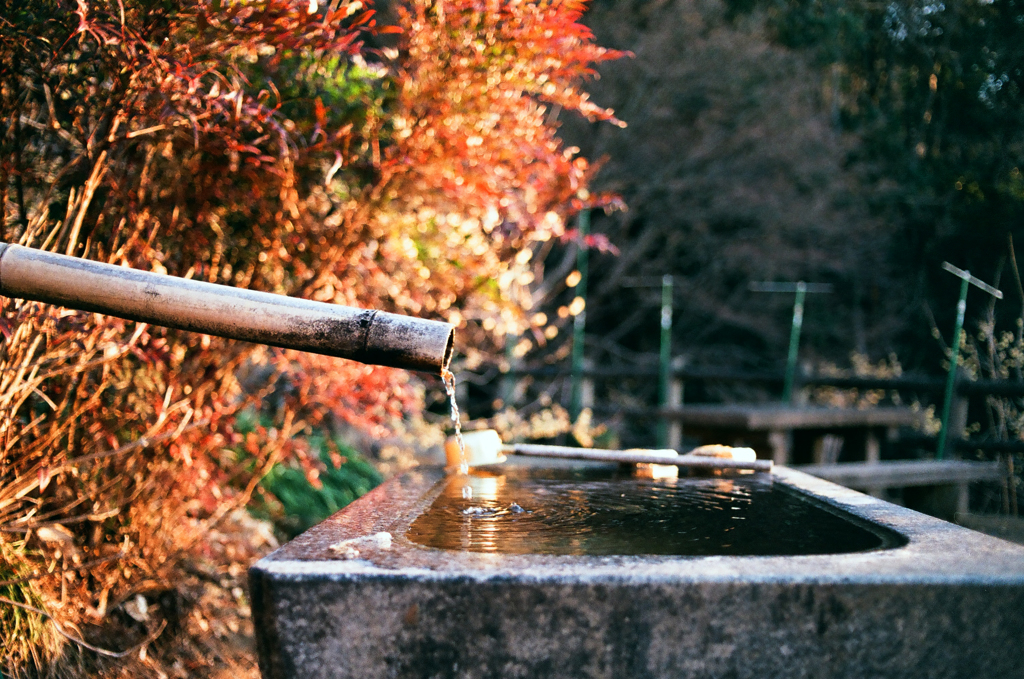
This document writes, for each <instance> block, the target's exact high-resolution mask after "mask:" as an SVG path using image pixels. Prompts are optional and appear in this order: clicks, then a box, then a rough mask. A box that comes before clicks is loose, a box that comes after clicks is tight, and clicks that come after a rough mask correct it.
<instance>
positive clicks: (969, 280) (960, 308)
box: [935, 262, 1003, 460]
mask: <svg viewBox="0 0 1024 679" xmlns="http://www.w3.org/2000/svg"><path fill="white" fill-rule="evenodd" d="M942 268H943V269H944V270H946V271H948V272H949V273H951V274H953V275H954V276H956V277H958V278H959V279H960V281H961V283H960V301H959V302H957V305H956V325H955V326H954V327H953V345H952V347H951V351H950V356H949V375H948V376H947V377H946V395H945V398H944V400H943V403H942V429H941V430H940V431H939V447H938V450H936V451H935V457H937V458H938V459H940V460H941V459H942V458H943V457H945V455H946V444H947V442H948V441H949V413H950V409H951V407H952V405H953V391H954V389H955V388H956V367H957V362H958V361H959V359H960V337H961V335H962V334H963V330H964V315H965V314H966V313H967V290H968V288H969V286H971V285H972V284H973V285H975V286H977V287H979V288H981V289H982V290H984V291H985V292H987V293H988V294H990V295H992V296H993V297H995V298H996V299H1002V298H1003V293H1002V292H1001V291H999V290H996V289H995V288H993V287H992V286H991V285H988V284H987V283H985V282H983V281H981V280H979V279H977V278H975V277H974V276H972V275H971V272H970V271H965V270H963V269H958V268H956V267H955V266H953V265H952V264H950V263H949V262H943V263H942Z"/></svg>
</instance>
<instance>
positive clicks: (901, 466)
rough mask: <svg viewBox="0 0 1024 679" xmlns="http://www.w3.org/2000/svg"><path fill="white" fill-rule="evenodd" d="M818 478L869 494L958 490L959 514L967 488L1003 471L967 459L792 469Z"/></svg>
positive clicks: (999, 477)
mask: <svg viewBox="0 0 1024 679" xmlns="http://www.w3.org/2000/svg"><path fill="white" fill-rule="evenodd" d="M794 469H799V470H800V471H802V472H806V473H808V474H811V475H813V476H817V477H818V478H821V479H825V480H826V481H832V482H833V483H838V484H839V485H841V486H846V487H847V488H853V489H854V490H863V491H866V492H868V493H870V494H871V495H880V494H881V492H882V491H883V490H884V489H886V488H906V487H909V486H940V485H953V486H956V488H957V507H956V511H957V512H958V513H966V512H967V509H968V499H969V495H968V487H969V485H970V484H971V483H973V482H975V481H1000V480H1003V479H1004V478H1005V476H1006V471H1005V469H1004V468H1003V466H1002V465H1001V464H1000V463H999V462H969V461H966V460H887V461H884V462H846V463H842V464H805V465H798V466H795V467H794Z"/></svg>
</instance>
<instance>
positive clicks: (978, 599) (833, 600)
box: [250, 469, 1024, 679]
mask: <svg viewBox="0 0 1024 679" xmlns="http://www.w3.org/2000/svg"><path fill="white" fill-rule="evenodd" d="M776 475H777V477H778V478H779V479H781V480H782V481H783V482H785V483H787V484H790V485H792V486H794V487H796V488H798V489H801V490H803V491H804V492H808V493H811V494H812V495H814V496H815V497H817V498H819V499H820V500H822V501H824V502H826V503H828V504H830V505H832V506H833V507H835V508H837V509H840V510H843V511H846V512H849V513H850V514H852V515H855V516H858V517H861V518H862V519H867V520H869V521H873V522H876V523H878V524H881V525H883V526H887V527H889V528H892V529H894V530H896V531H898V532H900V533H901V534H903V535H904V536H906V537H907V538H908V543H907V544H906V545H905V546H902V547H898V548H895V549H889V550H878V551H872V552H861V553H855V554H843V555H818V556H800V557H701V558H678V557H564V556H542V555H509V556H507V555H502V556H496V555H490V554H470V553H461V552H450V551H443V550H434V549H429V548H425V547H421V546H418V545H415V544H413V543H410V542H409V541H407V540H405V539H404V537H403V535H404V532H405V528H406V527H408V525H409V524H410V523H411V521H412V520H413V519H415V517H416V516H418V515H419V514H420V513H421V512H422V511H423V510H424V509H425V508H426V507H427V506H429V504H430V502H431V501H432V500H433V494H432V493H431V490H432V489H433V488H434V486H435V482H436V481H437V480H438V478H440V477H439V473H438V472H435V471H427V472H414V473H412V474H409V475H406V476H404V477H401V478H399V479H395V480H393V481H391V482H389V483H388V484H386V485H385V486H382V487H381V488H379V489H378V490H376V491H374V492H373V493H371V494H370V495H368V496H367V497H366V498H364V499H363V500H361V501H359V502H357V503H355V504H354V505H352V506H351V507H350V508H348V509H346V510H344V511H343V512H340V513H339V514H338V515H336V516H334V517H332V518H331V519H329V520H328V521H327V522H325V523H324V524H321V525H320V526H318V527H316V528H314V529H313V530H311V531H309V532H307V533H306V534H304V535H302V536H300V537H299V538H297V539H296V540H294V541H293V542H292V543H289V544H288V545H286V546H284V547H282V548H281V549H280V550H278V551H276V552H274V553H273V554H271V555H270V556H268V557H267V558H265V559H263V560H262V561H260V562H259V563H257V564H256V565H255V566H254V567H253V568H252V570H251V572H250V578H251V589H252V597H253V610H254V615H255V622H256V625H257V630H258V646H259V651H260V663H261V668H262V670H263V674H264V677H265V678H266V679H271V678H275V679H276V678H278V677H310V678H317V677H358V678H360V679H370V678H374V677H467V678H477V677H480V678H491V677H494V678H498V677H500V678H502V679H508V678H514V677H637V678H645V677H652V678H653V677H736V678H737V679H738V678H742V677H751V678H754V677H757V678H762V677H823V678H824V677H828V678H832V677H850V678H859V677H864V678H869V677H870V678H877V677H951V678H952V677H1024V644H1021V641H1022V640H1024V547H1020V546H1017V545H1013V544H1011V543H1007V542H1004V541H1001V540H998V539H995V538H990V537H988V536H985V535H982V534H980V533H975V532H973V531H969V530H966V529H962V528H959V527H957V526H954V525H952V524H948V523H945V522H942V521H939V520H937V519H933V518H930V517H927V516H924V515H921V514H917V513H916V512H912V511H910V510H906V509H903V508H901V507H896V506H894V505H891V504H888V503H885V502H882V501H880V500H876V499H874V498H871V497H868V496H865V495H861V494H860V493H856V492H854V491H850V490H847V489H844V488H841V487H839V486H835V485H833V484H829V483H827V482H824V481H820V480H818V479H814V478H812V477H809V476H807V475H804V474H801V473H799V472H794V471H792V470H788V469H779V470H777V472H776ZM384 531H387V532H388V533H390V534H391V535H392V540H391V541H390V542H389V541H386V540H379V539H370V540H365V541H359V542H357V543H355V544H356V545H358V549H357V551H358V554H357V555H352V553H351V551H348V552H347V554H348V555H349V556H355V558H347V559H343V558H338V555H339V552H338V551H337V550H331V549H330V546H331V545H333V544H336V543H338V542H339V541H342V540H349V539H351V538H357V537H360V536H373V535H375V534H377V533H381V532H384ZM349 544H353V543H349Z"/></svg>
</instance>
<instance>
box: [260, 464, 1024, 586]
mask: <svg viewBox="0 0 1024 679" xmlns="http://www.w3.org/2000/svg"><path fill="white" fill-rule="evenodd" d="M442 474H443V472H441V471H440V470H437V469H431V468H423V469H419V470H413V471H412V472H409V473H407V474H405V475H403V476H401V477H397V478H395V479H392V480H390V481H389V482H387V483H386V484H384V485H382V486H381V487H379V488H378V489H376V490H375V491H373V492H372V493H371V494H370V495H367V496H366V497H365V498H364V499H363V500H362V501H360V504H359V505H354V506H351V507H350V508H348V509H346V510H342V512H339V513H338V514H336V515H334V516H333V517H331V518H330V519H328V520H327V521H325V522H324V523H323V524H320V526H317V527H315V528H313V529H311V530H309V531H307V532H306V533H304V534H303V535H301V536H299V537H298V538H296V539H295V540H293V541H292V542H290V543H288V544H287V545H285V546H284V547H282V548H280V549H278V550H277V551H275V552H273V553H272V554H270V555H268V556H267V557H265V558H264V559H262V560H260V561H259V562H257V563H256V564H255V565H254V566H253V567H252V569H251V570H252V571H253V574H254V575H258V574H263V575H265V576H266V577H271V578H273V579H283V580H289V581H292V580H306V579H320V580H323V579H328V580H347V579H349V578H357V577H358V578H367V577H370V578H374V579H376V578H380V579H382V580H390V579H392V578H406V579H409V578H411V579H415V580H421V581H450V580H453V579H454V580H463V579H465V580H469V581H474V582H490V583H499V582H501V581H504V580H511V579H517V580H524V579H526V580H530V581H536V582H549V583H565V584H601V583H617V584H623V585H630V584H634V583H635V584H638V585H639V584H662V585H672V584H678V585H685V584H688V583H690V584H695V583H721V584H730V583H750V584H757V583H764V584H773V583H806V584H865V585H869V584H893V585H895V584H905V585H912V584H943V585H963V584H973V585H1021V584H1024V546H1020V545H1015V544H1013V543H1009V542H1006V541H1003V540H1000V539H999V538H994V537H991V536H987V535H983V534H980V533H977V532H975V531H972V530H969V529H966V528H962V527H959V526H956V525H954V524H950V523H947V522H945V521H942V520H939V519H935V518H933V517H929V516H926V515H924V514H920V513H918V512H914V511H912V510H909V509H906V508H903V507H898V506H896V505H892V504H890V503H887V502H885V501H882V500H878V499H876V498H873V497H871V496H868V495H864V494H862V493H859V492H857V491H853V490H850V489H847V488H844V487H842V486H838V485H836V484H833V483H830V482H828V481H823V480H821V479H818V478H815V477H812V476H809V475H807V474H804V473H802V472H799V471H796V470H793V469H788V468H785V467H777V468H776V471H775V472H774V478H775V480H777V481H781V482H783V483H785V484H786V485H787V486H789V487H790V488H792V489H795V490H797V491H799V492H802V493H805V494H808V495H810V496H811V499H812V500H813V501H817V502H819V503H822V504H825V505H827V506H829V507H831V508H833V509H834V510H836V511H838V512H840V513H846V514H850V515H852V516H853V517H855V518H856V519H858V520H860V521H861V522H865V521H866V522H868V523H872V524H875V525H878V526H881V527H883V528H885V529H889V530H892V531H895V532H896V533H899V534H900V535H902V536H903V537H904V538H905V539H906V540H907V542H906V544H905V545H903V546H897V547H889V548H879V549H873V550H867V551H861V552H853V553H845V554H814V555H798V556H665V555H628V556H568V555H543V554H482V553H472V552H456V551H449V550H442V549H435V548H431V547H425V546H423V545H419V544H416V543H413V542H411V541H410V540H408V538H406V536H405V530H406V529H407V528H408V526H409V525H410V523H411V522H412V521H413V520H414V519H415V518H416V517H417V516H418V515H419V514H420V513H421V512H422V511H424V509H425V508H426V507H429V506H430V503H431V502H432V501H433V498H434V496H435V495H436V493H435V492H431V491H432V490H434V489H435V488H436V486H437V485H438V484H437V481H438V480H440V479H441V478H442ZM388 509H390V510H392V511H391V512H389V511H387V510H388ZM394 510H397V511H394ZM381 531H387V532H390V533H391V534H392V539H393V545H392V547H391V548H390V549H387V550H384V549H376V548H367V549H363V550H360V554H359V557H358V558H355V559H347V560H345V559H338V558H336V557H335V556H334V554H333V553H332V552H331V551H330V550H329V547H330V545H331V544H335V543H336V542H338V541H339V540H341V539H346V538H353V537H358V536H363V535H371V534H373V533H376V532H381Z"/></svg>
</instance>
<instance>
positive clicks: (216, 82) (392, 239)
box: [0, 0, 617, 672]
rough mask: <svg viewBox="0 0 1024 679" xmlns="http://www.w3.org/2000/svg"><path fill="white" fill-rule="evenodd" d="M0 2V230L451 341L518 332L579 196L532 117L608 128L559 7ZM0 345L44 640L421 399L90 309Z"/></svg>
mask: <svg viewBox="0 0 1024 679" xmlns="http://www.w3.org/2000/svg"><path fill="white" fill-rule="evenodd" d="M0 6H2V11H0V110H2V115H3V137H2V140H0V214H2V216H3V225H2V226H3V237H4V239H5V240H8V241H11V242H19V243H22V244H25V245H29V246H32V247H38V248H43V249H49V250H54V251H60V252H64V253H67V254H73V255H77V256H82V257H89V258H92V259H96V260H101V261H107V262H111V263H115V264H121V265H126V266H132V267H136V268H143V269H151V270H155V271H160V272H167V273H170V274H173V275H178V276H188V277H194V278H200V279H203V280H207V281H212V282H218V283H224V284H229V285H234V286H239V287H246V288H253V289H261V290H269V291H274V292H279V293H284V294H291V295H299V296H304V297H308V298H312V299H318V300H323V301H330V302H338V303H343V304H349V305H356V306H364V307H377V308H383V309H388V310H391V311H396V312H400V313H410V314H414V315H423V316H439V317H447V318H449V319H450V320H452V321H453V322H455V323H457V324H460V325H461V326H462V327H463V328H464V329H466V330H473V331H474V332H478V330H476V328H477V326H476V324H475V323H472V324H471V325H472V327H469V326H467V323H468V322H470V321H482V320H484V319H487V318H491V319H496V321H495V322H493V325H492V326H491V327H492V328H493V329H494V330H495V331H496V332H502V330H503V329H504V328H505V327H511V326H513V325H515V324H516V323H517V322H518V319H519V317H520V315H521V313H522V310H523V309H524V308H528V307H529V298H528V295H526V294H525V288H526V286H527V285H528V284H529V282H530V279H529V276H530V274H529V270H528V269H527V268H526V264H527V261H528V259H529V257H528V255H523V254H520V253H524V252H525V253H528V252H529V250H528V247H529V244H530V243H531V242H532V241H536V240H545V239H548V238H551V237H552V236H559V235H562V234H563V233H564V223H565V220H566V218H567V217H568V216H569V215H570V214H571V213H572V212H573V211H575V210H577V209H579V208H580V207H581V206H582V205H583V204H585V203H586V202H587V201H589V200H592V198H591V197H590V196H589V194H588V193H587V191H586V185H587V181H588V178H589V174H590V167H589V166H588V164H587V162H586V161H585V160H583V159H582V158H579V157H576V155H575V150H574V149H566V148H564V147H563V145H562V144H561V142H560V141H559V140H558V138H557V136H556V135H555V124H554V121H555V118H556V116H557V114H558V112H559V111H560V110H574V111H578V112H580V113H582V114H584V115H586V116H588V117H590V118H593V119H603V120H610V121H614V118H613V116H612V114H611V112H610V111H606V110H603V109H601V108H599V107H597V106H595V105H593V104H592V103H590V102H589V101H588V100H587V97H586V95H585V94H584V93H583V92H582V91H581V90H580V89H579V87H580V83H581V81H582V79H583V78H584V77H585V76H586V75H587V74H588V73H589V71H588V68H589V65H590V64H592V63H593V62H595V61H600V60H603V59H609V58H614V57H615V56H617V54H614V53H611V52H607V51H604V50H602V49H600V48H598V47H596V46H594V45H593V44H592V42H591V38H590V34H589V33H588V32H587V30H586V29H585V28H584V27H582V26H581V25H580V24H579V23H578V19H579V17H580V13H581V12H582V11H583V8H584V4H583V3H581V2H575V1H564V2H548V1H547V0H531V1H521V2H517V1H499V0H489V1H482V2H473V1H470V0H434V1H429V0H409V1H408V2H407V3H406V4H404V5H402V6H401V7H400V8H399V12H398V17H399V19H398V25H397V26H396V27H391V28H389V29H387V30H386V31H381V30H380V29H379V27H377V26H376V24H375V19H374V16H373V12H372V11H370V10H368V9H366V8H365V6H364V5H363V3H360V2H349V1H348V0H340V1H338V0H335V1H333V2H330V3H327V4H325V5H322V6H318V4H317V3H316V2H293V1H292V0H251V1H231V0H185V1H183V2H176V3H151V2H145V1H144V0H94V1H89V0H78V2H77V3H74V4H72V3H68V2H65V1H64V0H42V1H41V2H38V3H31V6H27V4H26V3H20V2H18V1H17V0H6V2H3V1H0ZM381 33H394V34H395V37H394V38H392V39H391V40H390V41H389V42H390V44H392V45H393V47H389V48H385V49H382V50H371V49H368V48H367V47H366V46H365V45H364V39H365V38H366V37H368V36H371V35H375V36H379V35H380V34H381ZM377 39H379V38H377ZM0 330H2V332H3V334H4V336H5V341H4V344H3V348H2V351H0V403H2V404H3V406H4V409H3V412H2V415H0V442H2V447H0V554H2V560H0V581H3V582H7V581H12V580H18V581H19V582H18V583H14V584H10V583H8V584H6V585H3V584H0V587H3V586H6V587H7V589H6V590H5V591H6V595H5V596H4V598H5V599H6V600H7V602H8V603H7V605H8V607H10V606H14V605H15V604H17V603H21V604H27V605H32V606H33V607H36V608H43V609H46V610H47V611H48V614H49V615H52V616H54V618H55V619H57V620H59V621H62V622H63V624H65V625H68V624H71V625H79V626H81V625H82V624H84V623H87V622H88V623H97V624H99V623H102V622H103V621H104V620H105V619H108V618H109V611H110V610H112V609H113V608H114V607H115V606H116V605H117V603H119V602H121V601H124V600H125V599H126V597H128V596H129V595H130V594H135V593H138V592H145V591H149V590H153V589H159V588H166V587H173V583H174V581H175V577H176V573H178V568H179V565H180V563H181V560H182V559H183V558H185V555H187V554H188V553H190V550H191V549H193V548H194V545H195V544H197V543H199V542H201V541H202V540H203V535H204V534H206V533H207V532H208V531H210V530H211V529H212V527H213V526H215V525H216V524H217V523H218V522H219V521H221V520H222V519H223V517H225V516H226V515H227V514H228V513H229V511H230V510H231V509H232V508H234V507H237V506H240V505H244V503H245V502H246V501H247V500H248V498H249V497H250V495H251V493H252V492H253V491H254V489H255V487H256V483H257V482H258V479H259V477H260V475H261V474H262V473H265V471H266V470H268V469H269V468H270V465H271V464H273V462H275V461H277V460H280V459H282V458H286V457H288V456H289V455H294V456H297V457H298V458H299V459H300V461H304V464H306V465H315V464H317V461H316V460H312V459H305V460H303V458H304V456H303V454H302V447H301V446H296V445H295V444H294V442H293V441H292V435H293V434H294V433H296V432H298V431H300V430H302V429H304V428H305V427H306V426H307V424H310V423H314V422H316V421H318V420H319V419H320V418H323V417H324V416H326V415H327V414H331V415H332V416H333V417H336V418H339V419H340V420H342V421H344V422H347V423H349V424H351V425H352V426H355V427H359V428H363V429H366V428H370V429H372V430H374V431H375V432H377V433H379V430H380V428H381V427H386V426H388V424H389V423H393V422H395V421H397V420H399V419H401V418H403V417H409V416H414V415H415V413H416V412H417V410H418V409H419V408H421V407H422V401H421V397H420V391H419V390H418V389H417V388H416V385H415V383H414V380H413V379H411V378H410V376H409V375H407V374H405V373H402V372H400V371H394V370H388V369H382V368H372V367H366V366H360V365H357V364H352V363H346V362H344V361H339V360H336V359H327V358H324V357H319V356H308V355H302V354H296V353H294V352H291V353H289V352H276V351H269V350H264V349H262V348H258V347H252V346H250V345H243V344H240V343H234V342H227V341H223V340H219V339H217V338H211V337H207V336H197V335H194V334H189V333H182V332H175V331H168V330H164V329H160V328H152V327H146V326H144V325H140V324H136V323H131V322H125V321H121V320H118V319H114V318H108V317H102V316H99V315H96V314H88V313H80V312H72V311H69V310H64V309H57V308H51V307H47V306H45V305H40V304H35V303H26V302H17V301H13V300H5V302H4V306H3V310H2V312H0ZM474 332H467V333H466V335H467V336H469V337H471V338H472V341H474V342H476V341H482V338H481V337H478V335H477V334H474ZM241 367H245V371H244V372H245V373H246V374H247V375H248V376H249V378H250V379H248V380H247V381H246V383H245V384H244V385H243V384H241V383H240V381H239V379H238V370H239V368H241ZM257 378H258V379H257ZM270 389H275V390H276V391H275V393H276V394H277V396H278V399H277V402H278V408H277V410H276V412H275V413H274V416H275V418H276V419H275V427H274V429H273V430H271V431H270V432H268V436H266V437H265V438H259V437H255V438H250V439H249V440H244V439H243V438H242V437H240V436H239V435H238V434H237V433H235V432H234V430H233V427H232V418H233V414H234V413H236V412H238V410H239V409H240V408H243V407H246V406H247V405H248V404H252V403H256V404H259V403H261V401H262V399H263V398H264V397H265V396H266V394H267V393H269V390H270ZM238 446H242V447H243V448H244V449H245V450H246V451H247V452H248V453H249V455H247V456H243V459H240V458H239V456H238V455H236V454H235V453H233V452H232V448H237V447H238ZM23 579H24V580H23ZM0 594H3V592H0ZM2 605H3V604H0V606H2ZM15 617H16V616H11V615H8V614H7V613H4V614H3V615H0V625H3V626H4V627H3V629H0V636H4V637H5V638H7V639H12V638H15V637H17V636H18V635H21V634H28V632H26V630H25V629H23V628H18V627H17V624H19V623H16V622H13V621H14V619H15ZM155 624H156V623H154V624H153V626H154V627H155ZM12 625H13V626H12ZM47 629H48V628H47ZM61 629H64V628H61ZM65 631H66V630H65ZM150 631H155V630H150ZM51 632H52V630H51ZM97 633H98V634H100V636H101V637H102V634H101V633H100V632H97ZM46 634H47V633H45V632H39V634H36V636H35V637H34V638H33V639H32V640H31V641H32V643H30V644H29V645H28V646H16V645H11V646H9V647H8V648H7V661H6V662H7V664H8V667H9V668H11V671H12V672H17V670H18V667H20V666H21V664H22V663H25V662H27V658H28V657H29V656H27V655H26V654H31V653H32V652H33V651H32V650H31V649H33V648H35V649H39V648H42V647H44V646H45V643H43V642H44V641H45V640H44V639H43V637H45V636H46ZM139 636H140V638H141V637H144V636H145V632H144V631H140V632H139ZM121 641H122V644H123V640H121ZM51 646H52V648H56V646H55V645H51ZM36 662H42V659H41V656H40V657H37V658H36Z"/></svg>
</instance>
